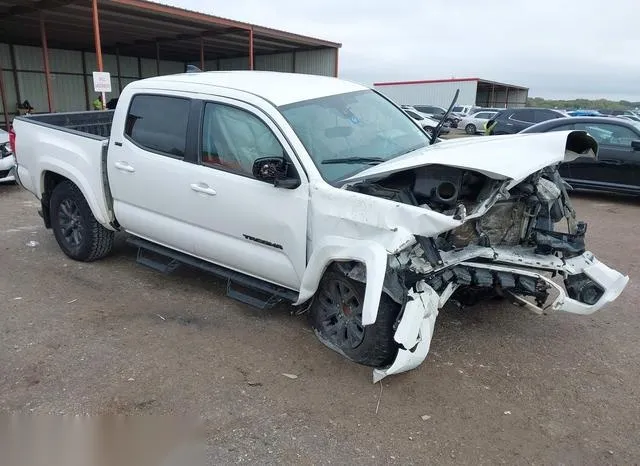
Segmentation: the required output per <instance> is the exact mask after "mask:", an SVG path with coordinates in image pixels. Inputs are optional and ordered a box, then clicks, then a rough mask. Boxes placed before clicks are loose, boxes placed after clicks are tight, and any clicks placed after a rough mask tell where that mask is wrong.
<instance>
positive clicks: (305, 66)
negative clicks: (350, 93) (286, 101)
mask: <svg viewBox="0 0 640 466" xmlns="http://www.w3.org/2000/svg"><path fill="white" fill-rule="evenodd" d="M336 53H337V51H336V49H320V50H309V51H306V52H296V58H295V62H296V73H305V74H317V75H321V76H335V66H336Z"/></svg>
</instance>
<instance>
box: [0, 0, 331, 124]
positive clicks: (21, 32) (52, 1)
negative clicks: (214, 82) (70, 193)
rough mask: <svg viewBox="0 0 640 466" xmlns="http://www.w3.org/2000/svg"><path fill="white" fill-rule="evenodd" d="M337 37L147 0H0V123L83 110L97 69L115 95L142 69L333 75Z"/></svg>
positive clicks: (147, 72)
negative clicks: (27, 108) (29, 114)
mask: <svg viewBox="0 0 640 466" xmlns="http://www.w3.org/2000/svg"><path fill="white" fill-rule="evenodd" d="M340 46H341V45H340V44H338V43H335V42H328V41H325V40H320V39H315V38H312V37H305V36H301V35H298V34H292V33H288V32H284V31H279V30H275V29H270V28H266V27H262V26H257V25H254V24H248V23H242V22H239V21H233V20H230V19H225V18H220V17H216V16H211V15H206V14H202V13H196V12H193V11H188V10H184V9H180V8H174V7H169V6H165V5H161V4H158V3H152V2H148V1H144V0H0V70H1V72H0V97H1V98H0V115H1V116H0V118H1V119H0V126H6V122H7V121H9V122H10V121H11V119H12V118H13V116H15V115H16V114H18V113H20V112H21V110H20V109H19V108H18V104H19V103H21V102H24V101H25V100H28V101H29V104H30V105H31V106H32V107H33V108H34V110H33V112H34V113H39V112H49V111H55V112H67V111H82V110H88V109H90V108H91V102H92V101H93V100H94V99H95V98H96V93H95V92H94V88H93V75H92V73H93V72H94V71H106V72H109V73H110V74H111V87H112V92H111V93H110V94H108V95H107V101H109V99H111V98H114V97H118V96H119V94H120V92H121V90H122V89H123V88H124V86H126V85H127V84H128V83H130V82H132V81H135V80H137V79H140V78H146V77H151V76H157V75H163V74H174V73H182V72H184V71H185V68H186V65H187V64H195V65H196V66H198V67H200V68H201V69H203V70H206V71H209V70H239V69H243V70H246V69H255V70H270V71H286V72H297V73H309V74H319V75H328V76H337V73H338V49H339V48H340Z"/></svg>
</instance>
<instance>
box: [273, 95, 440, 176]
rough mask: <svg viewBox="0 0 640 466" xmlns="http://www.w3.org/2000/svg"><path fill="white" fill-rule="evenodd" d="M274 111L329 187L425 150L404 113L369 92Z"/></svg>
mask: <svg viewBox="0 0 640 466" xmlns="http://www.w3.org/2000/svg"><path fill="white" fill-rule="evenodd" d="M280 111H281V112H282V114H283V115H284V117H285V118H286V119H287V121H288V122H289V124H290V125H291V126H292V128H293V130H294V131H295V132H296V134H297V135H298V137H299V138H300V140H301V141H302V143H303V144H304V146H305V148H306V149H307V152H309V155H311V158H312V159H313V161H314V163H315V164H316V166H317V167H318V170H319V171H320V174H321V175H322V177H323V178H324V179H325V180H326V181H328V182H330V183H331V182H334V181H337V180H340V179H342V178H346V177H347V176H350V175H353V174H355V173H358V172H360V171H362V170H364V169H365V168H367V167H369V166H371V164H372V163H380V162H383V161H387V160H389V159H392V158H394V157H398V156H400V155H403V154H406V153H408V152H411V151H413V150H416V149H419V148H421V147H425V146H428V145H429V138H428V136H427V135H426V134H425V133H424V132H423V131H422V130H421V129H420V128H419V127H418V126H416V124H415V123H413V121H412V120H411V118H409V117H408V116H407V115H406V113H404V111H402V110H400V109H398V108H397V107H395V106H394V105H393V104H392V103H391V102H389V101H388V100H386V99H385V98H384V97H382V96H380V95H378V94H377V93H375V92H373V91H370V90H366V91H357V92H350V93H347V94H339V95H332V96H328V97H321V98H319V99H313V100H307V101H303V102H297V103H294V104H289V105H285V106H282V107H280ZM341 159H344V161H341Z"/></svg>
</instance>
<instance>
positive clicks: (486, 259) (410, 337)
mask: <svg viewBox="0 0 640 466" xmlns="http://www.w3.org/2000/svg"><path fill="white" fill-rule="evenodd" d="M532 136H533V137H532V138H523V137H520V136H516V137H515V138H514V137H511V138H512V139H508V138H509V137H504V138H501V137H496V138H493V140H492V141H487V142H485V143H484V144H483V143H477V144H470V143H455V142H452V143H449V142H446V143H441V144H438V146H440V147H432V148H429V149H428V150H427V151H425V154H422V155H419V156H414V157H411V158H409V157H407V158H404V160H395V161H390V162H387V163H386V164H381V165H378V166H376V167H372V168H370V169H368V170H365V172H363V173H360V174H359V175H358V176H355V177H352V178H351V179H349V180H346V182H345V184H344V185H343V189H342V190H341V191H344V190H346V191H348V192H350V193H359V194H365V195H367V196H372V197H374V198H378V199H386V200H388V201H392V202H393V203H394V205H395V206H396V209H389V210H385V212H383V213H378V214H377V215H376V214H375V213H372V214H370V215H369V217H367V218H361V219H360V220H358V221H356V222H355V223H357V224H359V225H360V226H363V225H366V224H367V223H369V225H368V226H367V227H363V228H361V229H360V233H361V234H362V236H365V237H366V236H367V234H372V230H371V229H370V223H372V222H373V223H376V222H377V223H376V226H377V227H380V228H382V229H386V230H387V231H388V232H389V233H390V236H384V235H382V236H378V237H377V241H378V242H381V243H383V244H384V245H385V249H386V254H387V256H386V259H387V260H386V265H385V266H384V271H383V270H380V269H379V270H377V271H372V270H368V269H367V267H369V266H370V264H366V263H364V262H359V263H355V265H353V266H347V265H345V266H344V272H345V274H347V275H348V276H349V277H351V278H354V279H356V280H359V281H362V282H366V283H367V287H369V286H370V285H373V286H374V287H376V286H378V287H381V288H382V290H379V291H381V292H382V293H385V294H387V295H389V296H391V297H392V298H393V299H394V300H395V301H396V302H398V303H401V305H402V310H401V311H400V315H399V316H398V318H397V320H396V323H395V326H394V329H395V333H394V340H395V342H396V343H397V345H398V352H397V355H396V357H395V360H394V361H393V363H392V364H391V365H389V366H386V367H378V368H375V369H374V382H375V381H378V380H380V379H382V378H384V377H386V376H387V375H391V374H397V373H400V372H404V371H407V370H410V369H413V368H415V367H417V366H418V365H419V364H421V363H422V361H423V360H424V359H425V358H426V356H427V353H428V351H429V345H430V342H431V337H432V335H433V330H434V326H435V320H436V317H437V315H438V313H439V311H440V309H441V308H442V307H443V306H444V304H445V303H446V302H447V301H449V300H455V301H457V302H458V303H459V304H461V305H465V306H468V305H472V304H475V303H477V302H480V301H482V300H483V299H486V298H491V297H496V296H499V297H504V298H507V299H509V300H511V301H512V302H514V303H516V304H519V305H522V306H526V307H527V308H529V309H531V310H532V311H534V312H536V313H540V314H541V313H546V312H555V311H564V312H570V313H575V314H590V313H592V312H595V311H597V310H598V309H601V308H602V307H603V306H605V305H606V304H608V303H610V302H612V301H613V300H615V299H616V298H617V297H618V295H619V294H620V293H621V292H622V291H623V289H624V288H625V286H626V284H627V282H628V280H629V278H628V277H626V276H623V275H622V274H620V273H619V272H617V271H615V270H613V269H611V268H609V267H607V266H606V265H605V264H603V263H601V262H600V261H598V260H597V259H596V257H595V256H594V255H593V254H592V253H591V252H589V251H588V250H587V249H586V246H585V235H586V233H587V224H586V223H584V222H582V221H580V220H579V219H578V218H577V215H576V211H575V210H574V208H573V206H572V204H571V200H570V199H569V196H568V194H567V191H568V190H569V189H570V186H568V185H567V184H566V183H565V182H564V181H563V180H562V179H561V177H560V175H559V174H558V171H557V165H558V163H560V162H562V161H563V160H564V161H566V160H570V159H572V158H576V157H593V156H595V153H596V150H597V145H596V143H595V141H594V140H593V139H592V138H591V137H589V136H588V135H587V134H586V133H583V132H572V133H556V134H554V135H532ZM541 136H542V137H541ZM464 154H467V155H464ZM485 158H486V159H485ZM384 165H386V167H385V166H384ZM405 207H406V208H405ZM366 208H369V209H371V210H373V209H374V208H375V207H373V206H368V207H366ZM385 209H386V205H385ZM339 216H340V217H341V220H342V222H340V223H339V224H340V226H341V227H343V228H344V227H346V225H345V221H346V218H347V217H349V214H344V215H339ZM336 225H337V224H336ZM346 229H347V230H349V231H350V232H351V234H354V232H355V231H357V225H355V224H352V225H349V226H348V227H346ZM334 230H335V229H334ZM394 235H395V236H394ZM362 236H361V237H362ZM373 236H376V235H375V234H373ZM375 273H377V274H378V277H377V280H376V277H375V276H374V274H375ZM380 274H382V275H384V279H383V280H382V279H380V277H379V275H380ZM372 278H373V280H372ZM367 291H370V290H367ZM374 291H375V290H374ZM365 301H366V299H365ZM377 304H378V303H377V302H375V303H373V302H371V301H370V302H369V303H367V302H365V309H364V310H363V324H364V325H367V324H371V323H372V319H373V321H375V314H374V316H373V317H371V313H372V312H375V311H372V310H371V309H367V305H369V306H372V305H376V306H377Z"/></svg>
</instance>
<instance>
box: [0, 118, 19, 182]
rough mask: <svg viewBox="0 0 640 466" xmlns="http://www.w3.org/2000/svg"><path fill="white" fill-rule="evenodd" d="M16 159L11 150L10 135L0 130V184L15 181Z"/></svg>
mask: <svg viewBox="0 0 640 466" xmlns="http://www.w3.org/2000/svg"><path fill="white" fill-rule="evenodd" d="M15 166H16V158H15V157H14V155H13V153H12V152H11V150H10V148H9V133H7V132H6V131H4V130H2V129H0V183H6V182H11V181H15V176H14V173H13V172H14V169H15Z"/></svg>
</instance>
